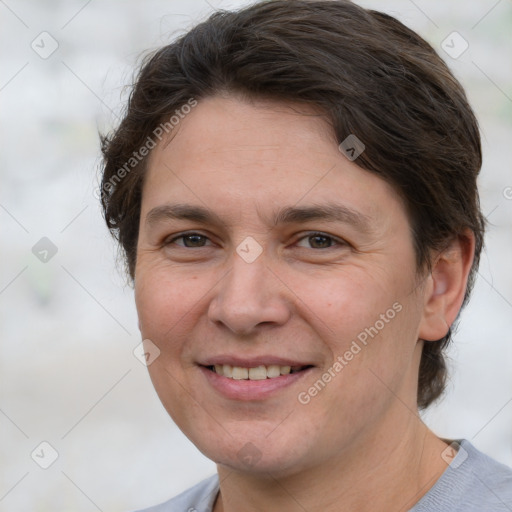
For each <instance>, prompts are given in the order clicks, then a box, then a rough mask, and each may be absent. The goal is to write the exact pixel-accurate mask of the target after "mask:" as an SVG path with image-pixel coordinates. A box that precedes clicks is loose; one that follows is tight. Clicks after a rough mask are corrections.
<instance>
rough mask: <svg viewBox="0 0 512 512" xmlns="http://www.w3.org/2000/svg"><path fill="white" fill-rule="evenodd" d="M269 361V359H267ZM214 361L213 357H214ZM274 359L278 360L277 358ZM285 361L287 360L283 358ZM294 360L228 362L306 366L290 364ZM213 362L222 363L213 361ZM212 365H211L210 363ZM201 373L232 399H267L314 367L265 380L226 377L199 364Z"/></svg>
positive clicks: (298, 379)
mask: <svg viewBox="0 0 512 512" xmlns="http://www.w3.org/2000/svg"><path fill="white" fill-rule="evenodd" d="M229 360H230V361H234V360H235V359H233V358H231V359H229ZM266 360H267V361H268V359H266ZM212 361H213V359H212ZM222 361H227V359H223V360H222ZM272 361H277V360H276V359H275V358H273V359H272ZM283 361H285V360H283ZM290 363H292V361H285V362H284V363H280V362H273V363H255V362H253V361H252V360H251V363H250V364H248V362H247V361H246V360H245V361H244V362H243V363H240V362H238V363H236V364H233V363H228V362H225V364H231V365H232V366H242V367H245V368H253V367H255V366H259V365H260V364H269V365H270V364H279V365H281V366H305V365H301V364H296V362H294V364H290ZM213 364H222V363H220V362H218V363H212V365H213ZM208 366H210V365H208ZM199 369H200V370H201V373H202V374H203V375H204V377H205V379H206V380H207V382H208V384H209V385H210V386H211V387H212V388H213V389H214V390H215V391H217V392H218V393H220V394H221V395H222V396H223V397H225V398H228V399H230V400H239V401H258V400H265V399H267V398H270V397H272V396H275V395H277V394H278V393H279V392H280V391H283V390H285V389H286V388H289V387H290V386H292V385H293V384H295V383H297V382H298V381H300V380H302V379H303V378H304V377H305V376H306V375H309V374H310V373H311V371H312V370H314V367H313V366H311V367H309V368H306V369H305V370H302V371H300V372H296V373H289V374H288V375H281V376H280V377H275V378H273V379H264V380H235V379H230V378H228V377H224V376H222V375H219V374H217V373H215V372H214V371H212V370H210V369H208V368H207V367H206V366H202V365H201V366H199Z"/></svg>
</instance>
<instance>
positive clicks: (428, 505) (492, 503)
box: [411, 440, 512, 512]
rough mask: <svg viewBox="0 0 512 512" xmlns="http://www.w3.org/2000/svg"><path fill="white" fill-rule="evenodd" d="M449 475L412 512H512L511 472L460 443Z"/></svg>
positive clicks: (463, 441)
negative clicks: (511, 511)
mask: <svg viewBox="0 0 512 512" xmlns="http://www.w3.org/2000/svg"><path fill="white" fill-rule="evenodd" d="M457 443H458V444H459V450H458V453H457V455H456V456H455V458H454V459H453V460H452V461H451V463H450V465H449V466H448V467H447V469H446V471H445V472H444V473H443V475H442V476H441V478H440V479H439V480H438V481H437V482H436V484H435V485H434V486H433V487H432V489H430V491H429V492H428V493H427V494H426V495H425V496H423V498H422V499H421V500H420V501H419V502H418V503H417V504H416V505H415V506H414V507H413V508H412V509H411V512H431V511H435V512H458V511H461V512H480V511H482V510H485V511H486V512H502V511H503V512H506V511H510V510H512V469H511V468H509V467H508V466H505V465H504V464H501V463H499V462H497V461H496V460H494V459H492V458H491V457H489V456H487V455H485V454H484V453H482V452H481V451H479V450H477V449H476V448H475V447H474V446H473V445H472V444H471V443H470V442H469V441H467V440H461V441H457Z"/></svg>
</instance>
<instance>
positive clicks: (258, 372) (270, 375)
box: [205, 364, 312, 380]
mask: <svg viewBox="0 0 512 512" xmlns="http://www.w3.org/2000/svg"><path fill="white" fill-rule="evenodd" d="M205 368H207V369H208V370H210V371H212V372H213V373H216V374H217V375H220V376H222V377H226V378H228V379H233V380H265V379H276V378H279V377H281V376H283V375H289V374H291V373H299V372H302V371H305V370H307V369H309V368H312V366H311V365H306V366H279V365H277V364H276V365H274V364H272V365H269V366H264V365H260V366H255V367H253V368H245V367H242V366H231V365H230V364H216V365H211V366H205Z"/></svg>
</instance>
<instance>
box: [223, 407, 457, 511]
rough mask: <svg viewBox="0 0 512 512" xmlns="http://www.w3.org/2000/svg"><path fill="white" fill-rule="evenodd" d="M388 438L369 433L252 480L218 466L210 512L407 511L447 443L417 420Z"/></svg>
mask: <svg viewBox="0 0 512 512" xmlns="http://www.w3.org/2000/svg"><path fill="white" fill-rule="evenodd" d="M408 415H409V416H408V420H407V421H406V425H404V424H402V426H403V427H405V428H403V429H402V428H400V429H395V430H394V431H391V433H389V431H388V433H386V436H382V435H380V436H379V435H377V436H376V435H375V432H374V433H373V435H371V434H370V433H369V434H368V435H367V436H364V438H359V439H358V440H357V441H356V442H353V443H350V446H349V447H348V448H345V449H343V450H341V451H340V452H339V453H333V456H332V457H331V458H330V459H329V460H327V461H325V463H324V464H322V465H321V467H310V468H307V469H304V470H303V471H301V472H299V473H294V474H289V475H278V474H271V473H267V474H265V475H256V476H255V475H253V474H248V473H246V472H239V471H236V470H232V469H230V468H228V467H226V466H221V465H219V466H218V472H219V480H220V482H221V484H220V497H219V498H218V499H217V502H216V504H215V507H214V512H235V511H237V512H256V511H261V510H265V511H266V512H277V511H279V512H282V510H286V511H287V512H303V511H304V510H308V511H309V512H315V511H322V512H334V511H336V512H343V511H352V510H357V511H358V512H374V511H375V510H376V503H378V509H379V510H397V511H406V510H409V508H411V507H412V506H413V505H414V504H415V503H416V502H417V501H418V500H419V499H420V498H421V497H422V496H423V495H424V494H426V493H427V492H428V490H429V489H430V488H431V487H432V486H433V485H434V483H435V482H436V481H437V480H438V479H439V477H440V476H441V474H442V473H443V471H444V470H445V469H446V463H445V462H444V461H443V459H442V458H441V452H442V451H443V449H444V448H446V446H447V444H446V443H445V442H444V441H442V440H441V439H439V438H438V437H437V436H435V435H434V434H433V433H432V432H431V431H430V430H429V429H428V428H427V427H426V426H425V425H424V424H423V423H422V422H421V420H420V419H419V417H418V416H417V415H413V414H411V413H410V412H409V413H408Z"/></svg>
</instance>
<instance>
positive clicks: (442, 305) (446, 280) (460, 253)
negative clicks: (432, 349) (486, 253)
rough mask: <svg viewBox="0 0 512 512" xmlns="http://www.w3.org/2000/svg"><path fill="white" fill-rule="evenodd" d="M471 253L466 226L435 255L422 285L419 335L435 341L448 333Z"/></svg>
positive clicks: (472, 241) (471, 242)
mask: <svg viewBox="0 0 512 512" xmlns="http://www.w3.org/2000/svg"><path fill="white" fill-rule="evenodd" d="M474 254H475V236H474V235H473V233H472V232H471V231H470V230H466V231H465V232H464V233H463V234H461V235H459V236H458V237H457V238H455V239H454V240H453V241H452V242H451V244H450V245H449V246H448V247H447V248H446V249H445V250H444V251H442V252H441V253H440V254H439V255H438V256H437V258H436V260H435V262H434V265H433V267H432V272H431V274H430V275H429V276H428V277H427V282H426V285H425V287H424V294H425V296H424V307H423V316H422V319H421V322H420V328H419V338H420V339H422V340H425V341H437V340H440V339H441V338H443V337H444V336H446V334H447V333H448V330H449V328H450V326H451V325H452V324H453V322H454V321H455V318H456V317H457V314H458V313H459V311H460V308H461V306H462V302H463V300H464V294H465V293H466V286H467V282H468V275H469V271H470V269H471V265H472V264H473V258H474Z"/></svg>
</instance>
